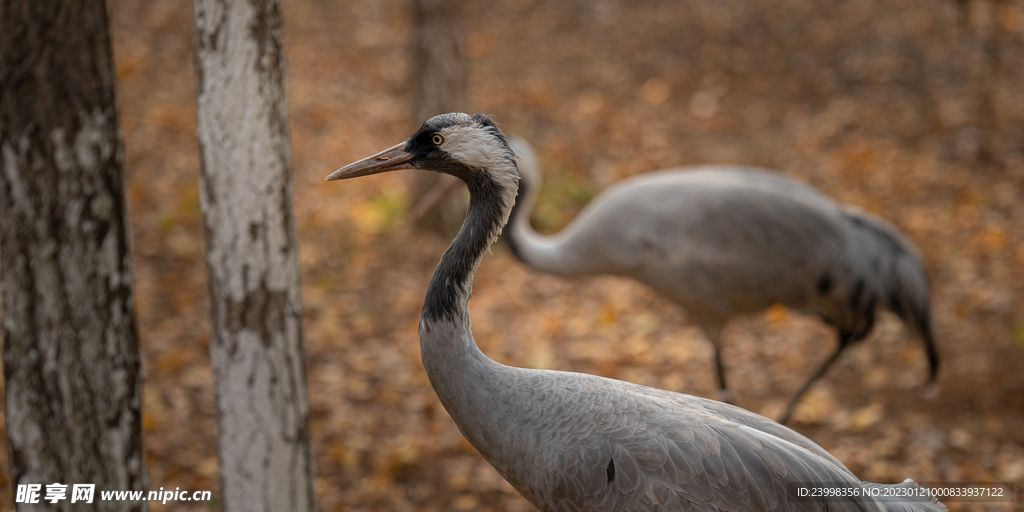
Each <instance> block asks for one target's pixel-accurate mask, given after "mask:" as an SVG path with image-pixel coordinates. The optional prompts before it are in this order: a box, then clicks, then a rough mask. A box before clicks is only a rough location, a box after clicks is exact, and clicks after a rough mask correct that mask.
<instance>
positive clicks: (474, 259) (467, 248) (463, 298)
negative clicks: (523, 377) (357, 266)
mask: <svg viewBox="0 0 1024 512" xmlns="http://www.w3.org/2000/svg"><path fill="white" fill-rule="evenodd" d="M510 165H514V164H510ZM460 177H462V178H463V181H465V182H466V185H467V186H468V187H469V193H470V201H469V213H468V214H467V216H466V221H465V222H464V223H463V225H462V229H461V230H459V234H458V236H456V237H455V240H454V241H452V244H451V245H450V246H449V247H448V249H447V250H446V251H445V252H444V255H443V256H441V261H440V263H438V265H437V269H436V270H434V276H433V278H431V280H430V285H429V286H428V287H427V296H426V300H425V301H424V303H423V311H422V313H421V315H420V355H421V357H422V358H423V366H424V367H425V368H426V370H427V375H428V376H429V377H430V382H431V385H432V386H433V387H434V389H435V391H436V392H437V393H438V396H440V397H441V400H442V402H444V403H445V406H446V407H448V406H449V405H450V401H451V400H455V399H456V398H457V395H459V394H460V393H462V392H464V391H465V388H466V387H467V386H465V385H464V384H465V382H463V381H465V379H471V378H473V375H478V374H477V372H474V371H467V370H466V367H467V365H469V366H474V367H480V365H484V364H487V363H492V362H491V361H490V360H489V359H487V357H486V356H484V355H483V353H481V352H480V349H479V348H477V346H476V343H475V342H474V341H473V336H472V333H471V332H470V327H469V307H468V302H469V298H470V294H471V290H472V285H473V275H474V274H475V273H476V269H477V267H478V266H479V265H480V261H481V260H482V259H483V256H484V254H485V253H486V252H487V250H488V248H489V247H490V246H491V244H492V243H493V242H494V240H495V239H496V238H497V237H498V234H499V233H501V228H502V226H504V224H505V222H506V221H507V219H508V214H509V211H511V209H512V203H513V202H514V200H515V193H516V190H515V187H516V183H515V181H511V182H508V183H502V182H499V181H496V180H494V179H492V178H491V177H490V174H489V173H487V172H475V173H472V174H469V175H467V176H460ZM449 411H450V410H449Z"/></svg>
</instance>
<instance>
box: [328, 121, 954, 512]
mask: <svg viewBox="0 0 1024 512" xmlns="http://www.w3.org/2000/svg"><path fill="white" fill-rule="evenodd" d="M397 169H421V170H431V171H436V172H444V173H447V174H451V175H454V176H457V177H459V178H461V179H462V180H463V181H464V182H465V183H466V185H467V186H468V188H469V191H470V205H469V212H468V214H467V217H466V221H465V223H464V224H463V226H462V229H461V230H460V231H459V234H458V236H456V238H455V240H454V241H453V242H452V244H451V245H450V246H449V247H448V249H447V250H446V251H445V253H444V255H443V256H442V257H441V261H440V262H439V263H438V265H437V269H436V270H435V271H434V275H433V277H432V278H431V281H430V285H429V286H428V287H427V293H426V299H425V300H424V304H423V310H422V314H421V316H420V324H419V334H420V351H421V356H422V360H423V366H424V368H425V369H426V372H427V376H428V377H429V378H430V383H431V386H433V388H434V391H435V392H436V393H437V396H438V398H439V399H440V400H441V403H442V404H443V405H444V407H445V409H446V410H447V411H448V413H449V414H450V415H451V417H452V419H453V420H454V421H455V423H456V425H458V427H459V430H460V431H461V432H462V433H463V435H465V437H466V439H468V440H469V442H470V443H471V444H472V445H473V446H474V447H476V448H477V450H479V451H480V453H481V454H482V455H483V456H484V458H485V459H487V461H488V462H489V463H490V464H491V465H492V466H494V468H495V469H497V470H498V472H499V473H500V474H501V475H502V476H503V477H504V478H505V479H506V480H508V482H509V483H511V484H512V486H513V487H515V488H516V490H518V491H519V492H520V494H522V495H523V496H524V497H526V498H527V499H528V500H530V502H531V503H533V504H534V505H535V506H537V507H538V508H540V509H541V510H544V511H570V510H572V511H583V510H586V511H595V512H597V511H609V512H610V511H648V510H650V511H654V510H691V509H693V510H748V511H754V512H757V511H776V510H778V511H783V510H809V511H810V510H822V511H823V510H851V511H852V510H874V511H883V510H889V511H896V510H906V511H920V512H925V511H930V512H939V511H941V510H944V507H943V506H942V505H941V504H938V503H936V502H935V501H934V500H933V499H924V498H922V499H913V500H910V501H904V502H901V503H885V504H883V503H881V502H880V501H877V500H875V499H874V498H871V497H868V496H863V495H861V496H856V497H850V498H849V499H844V500H842V501H839V502H833V501H824V500H823V501H817V502H807V503H798V502H796V501H794V500H792V499H791V495H790V494H788V489H787V486H788V485H789V484H790V483H799V482H803V483H805V484H808V485H809V484H811V483H813V482H818V483H831V484H830V485H839V486H843V487H849V488H853V489H861V488H863V487H865V486H878V485H881V484H870V483H863V482H861V481H860V480H859V479H858V478H856V477H855V476H854V475H853V474H852V473H851V472H850V471H849V470H848V469H846V468H845V467H844V466H843V465H842V464H841V463H840V462H839V461H838V460H836V459H835V458H834V457H832V456H831V455H829V454H828V453H827V452H826V451H825V450H823V449H822V448H821V447H819V446H817V445H816V444H814V443H813V442H811V441H810V440H808V439H807V438H805V437H804V436H802V435H800V434H799V433H797V432H794V431H792V430H790V429H788V428H786V427H784V426H782V425H779V424H778V423H775V422H773V421H771V420H769V419H767V418H764V417H761V416H758V415H756V414H753V413H750V412H748V411H745V410H743V409H740V408H738V407H735V406H731V405H728V404H722V403H719V402H714V401H711V400H707V399H703V398H697V397H693V396H689V395H684V394H681V393H673V392H669V391H664V390H659V389H654V388H649V387H645V386H639V385H636V384H631V383H627V382H622V381H618V380H613V379H607V378H602V377H596V376H593V375H587V374H582V373H570V372H559V371H550V370H533V369H524V368H516V367H511V366H505V365H502V364H499V363H497V362H495V361H493V360H491V359H490V358H488V357H487V356H486V355H484V353H483V352H481V351H480V349H479V348H478V346H477V344H476V342H475V341H474V339H473V334H472V332H471V330H470V322H469V308H468V302H469V298H470V290H471V288H472V282H473V275H474V274H475V272H476V269H477V267H478V266H479V265H480V262H481V260H482V259H483V256H484V254H485V253H486V252H487V250H488V248H489V247H490V245H491V244H492V243H493V242H494V240H495V239H496V238H497V237H498V234H499V233H500V231H501V229H502V226H503V225H504V224H505V222H506V221H507V219H508V216H509V213H510V212H511V209H512V205H513V203H514V201H515V196H516V191H517V185H518V183H517V182H518V178H519V176H518V174H519V173H518V170H517V168H516V164H515V156H514V154H513V153H512V151H511V150H510V149H509V147H508V145H507V143H506V141H505V138H504V136H503V135H502V134H501V132H500V131H499V130H498V128H497V126H496V125H495V124H494V123H493V122H492V121H491V120H490V119H488V118H487V117H485V116H483V115H479V114H478V115H475V116H472V117H471V116H467V115H465V114H447V115H443V116H436V117H433V118H431V119H429V120H427V121H426V122H425V123H424V124H423V126H422V127H421V128H420V130H419V131H417V132H416V133H415V134H414V135H413V136H412V137H410V138H409V139H408V140H407V141H406V142H403V143H400V144H398V145H396V146H394V147H392V148H389V149H387V150H384V151H382V152H381V153H378V154H376V155H372V156H370V157H367V158H364V159H363V160H360V161H358V162H355V163H353V164H350V165H348V166H345V167H343V168H341V169H339V170H338V171H336V172H334V173H333V174H331V175H330V176H328V178H327V179H328V180H334V179H344V178H353V177H358V176H366V175H370V174H376V173H380V172H385V171H391V170H397ZM896 485H906V486H915V485H916V484H914V483H913V482H905V483H904V484H896Z"/></svg>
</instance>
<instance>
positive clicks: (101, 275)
mask: <svg viewBox="0 0 1024 512" xmlns="http://www.w3.org/2000/svg"><path fill="white" fill-rule="evenodd" d="M106 16H107V13H106V6H105V3H104V2H103V1H102V0H98V1H97V0H93V1H81V2H38V1H34V0H5V1H4V2H2V3H0V253H2V267H3V276H2V280H0V281H2V283H0V287H2V289H3V333H4V377H5V379H6V385H7V396H6V398H7V434H8V437H9V441H10V460H11V480H12V482H11V484H12V487H14V488H15V489H17V488H18V486H19V485H35V484H41V489H40V491H39V498H40V499H39V500H38V502H39V503H40V504H39V505H25V504H19V507H20V508H21V509H22V510H75V511H80V510H81V511H85V510H123V511H128V510H132V511H140V510H147V506H146V503H145V502H138V501H137V502H128V501H122V502H118V501H100V491H105V490H135V491H142V490H143V489H144V488H145V486H146V476H145V468H144V466H143V462H142V428H141V420H140V416H141V411H140V409H141V390H142V377H141V373H140V363H139V349H138V343H137V339H136V324H135V312H134V302H133V297H132V266H131V253H130V251H129V233H128V223H127V207H126V204H125V197H124V163H123V162H124V159H123V154H124V151H123V146H122V143H121V136H120V129H119V124H118V116H117V108H116V104H115V98H114V69H113V58H112V55H111V49H110V38H109V35H108V33H107V19H106ZM53 483H59V484H64V485H67V488H66V489H65V493H64V495H63V496H64V498H63V499H62V500H59V501H56V502H54V503H53V504H51V503H50V502H48V501H45V497H46V492H47V485H49V484H53ZM75 484H95V486H96V487H95V491H94V497H93V502H92V504H91V505H90V504H86V503H82V502H81V501H76V502H75V503H71V498H72V494H73V490H74V485H75Z"/></svg>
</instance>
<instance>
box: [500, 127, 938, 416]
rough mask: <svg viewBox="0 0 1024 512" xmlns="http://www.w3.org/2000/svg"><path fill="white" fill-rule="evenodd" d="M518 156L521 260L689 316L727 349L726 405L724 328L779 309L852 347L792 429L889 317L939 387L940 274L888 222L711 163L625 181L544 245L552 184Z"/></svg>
mask: <svg viewBox="0 0 1024 512" xmlns="http://www.w3.org/2000/svg"><path fill="white" fill-rule="evenodd" d="M512 147H513V148H514V149H515V150H516V153H517V154H518V155H520V166H519V167H520V169H521V171H522V176H523V177H522V181H521V188H520V192H519V198H520V202H518V203H517V204H516V207H515V208H514V210H513V213H512V215H511V217H510V220H509V226H508V228H507V229H506V240H507V242H508V244H509V246H510V248H511V249H512V252H513V253H514V254H515V255H516V256H517V257H518V258H519V259H520V260H521V261H523V262H524V263H526V264H527V265H529V266H531V267H533V268H535V269H537V270H540V271H543V272H546V273H551V274H556V275H561V276H580V275H599V274H611V275H619V276H624V277H628V278H632V279H635V280H637V281H639V282H641V283H644V284H646V285H648V286H650V287H651V288H653V289H654V290H656V291H658V292H659V293H661V294H662V295H664V296H665V297H667V298H669V299H671V300H672V301H674V302H675V303H677V304H679V305H680V306H682V308H683V309H684V310H686V312H687V315H688V318H690V319H691V320H692V321H693V322H694V323H696V324H697V325H698V326H699V327H700V328H701V329H702V330H703V332H704V333H705V336H706V337H707V338H708V339H709V340H710V341H711V342H712V344H713V345H714V347H715V359H716V366H717V373H718V378H719V385H720V388H721V390H722V394H723V396H724V397H728V396H729V392H728V388H727V386H726V384H725V370H724V364H723V363H722V357H721V341H720V339H721V332H722V329H723V327H724V326H725V324H726V323H727V322H728V320H729V319H730V318H731V317H733V316H735V315H742V314H750V313H757V312H760V311H763V310H764V309H766V308H768V307H769V306H772V305H775V304H781V305H784V306H786V307H788V308H791V309H794V310H797V311H801V312H804V313H808V314H812V315H817V316H820V317H821V318H822V319H824V320H825V321H826V322H827V323H829V324H831V325H833V326H834V327H835V328H836V330H837V331H838V333H839V337H840V346H839V349H838V350H837V351H836V352H835V354H834V355H833V357H831V358H829V359H828V360H827V361H826V363H825V364H824V366H822V367H821V368H819V372H816V373H815V375H814V376H813V377H812V379H811V380H810V381H809V382H808V383H807V384H806V385H805V386H804V388H802V390H801V391H800V392H799V393H798V394H797V396H796V397H794V399H793V400H792V401H791V406H790V408H789V409H788V410H787V412H786V414H785V417H788V416H789V414H790V413H791V412H792V409H793V407H794V406H795V404H796V403H797V401H798V400H799V398H800V396H801V395H802V394H803V393H804V392H805V391H806V390H807V389H808V387H809V386H810V384H811V383H813V380H814V379H816V378H817V377H820V375H821V374H823V373H824V371H825V370H826V369H827V367H828V365H829V364H831V362H832V361H834V360H835V357H836V356H837V355H838V353H839V351H841V350H842V349H843V348H844V347H846V346H847V345H849V344H851V343H854V342H856V341H859V340H861V339H863V338H864V337H865V336H867V334H868V333H869V332H870V330H871V328H872V326H873V325H874V314H875V309H876V307H882V308H885V309H888V310H891V311H893V312H894V313H896V314H897V315H899V316H900V317H901V318H902V319H903V321H904V322H905V323H906V324H907V325H908V326H909V328H910V330H911V331H913V332H914V333H915V334H916V335H917V336H918V337H920V338H921V339H922V340H923V341H924V343H925V347H926V349H927V353H928V358H929V365H930V371H931V373H930V375H929V378H930V380H933V379H934V378H935V374H936V371H937V368H938V356H937V352H936V350H935V347H934V344H933V342H932V334H931V333H932V327H931V313H930V292H929V286H928V279H927V276H926V275H925V273H924V269H923V266H922V264H921V259H920V257H919V256H918V255H917V254H916V252H915V251H914V249H913V247H912V245H911V244H910V243H909V242H908V241H906V240H905V239H904V237H903V236H902V235H900V234H899V232H898V231H897V230H896V228H894V227H892V226H891V225H889V224H888V223H886V222H884V221H882V220H881V219H878V218H875V217H873V216H870V215H868V214H866V213H863V212H860V211H857V210H854V209H852V208H844V207H841V206H839V205H837V204H836V203H834V202H832V201H831V200H830V199H829V198H827V197H826V196H824V195H823V194H821V193H820V192H818V191H817V190H815V189H813V188H811V187H809V186H807V185H805V184H803V183H800V182H798V181H796V180H793V179H790V178H787V177H785V176H783V175H781V174H778V173H775V172H772V171H768V170H765V169H759V168H754V167H742V166H726V165H705V166H695V167H683V168H676V169H668V170H663V171H656V172H650V173H644V174H640V175H637V176H634V177H632V178H628V179H626V180H623V181H621V182H619V183H616V184H614V185H612V186H611V187H609V188H607V189H605V190H604V191H602V192H601V193H600V194H599V195H598V196H596V197H595V198H594V199H593V200H592V201H590V202H589V203H588V204H587V205H586V206H585V207H584V208H583V210H582V211H580V213H579V215H577V216H576V217H575V218H574V219H573V220H572V221H571V222H570V223H569V225H567V226H566V227H565V228H564V229H563V230H561V231H560V232H558V233H556V234H554V235H550V236H543V235H539V234H538V233H537V232H536V231H534V230H533V228H532V227H531V226H530V223H529V218H528V215H529V211H530V210H531V209H532V206H533V203H534V202H535V200H536V195H537V189H538V188H539V185H540V173H539V170H538V169H537V163H536V157H535V156H534V155H533V152H532V149H530V147H529V146H528V145H527V144H526V143H525V141H520V140H515V139H513V141H512Z"/></svg>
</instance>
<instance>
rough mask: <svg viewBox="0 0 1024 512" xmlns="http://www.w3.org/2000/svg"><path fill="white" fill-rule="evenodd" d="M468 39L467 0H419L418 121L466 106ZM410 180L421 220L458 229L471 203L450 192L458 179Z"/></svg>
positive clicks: (414, 50) (446, 230)
mask: <svg viewBox="0 0 1024 512" xmlns="http://www.w3.org/2000/svg"><path fill="white" fill-rule="evenodd" d="M463 39H464V38H463V27H462V1H461V0H413V35H412V45H411V54H412V59H411V60H412V69H411V73H412V76H411V77H410V79H411V82H412V94H413V100H412V102H413V105H412V111H413V122H414V123H417V125H418V123H422V122H423V121H426V120H427V118H429V117H431V116H435V115H438V114H445V113H448V112H461V111H463V110H465V98H464V97H465V89H466V63H465V62H466V61H465V57H464V55H463V53H464V52H463V46H464V41H463ZM469 113H470V114H472V113H473V112H469ZM417 127H418V126H417ZM409 180H410V182H409V189H410V191H411V193H412V198H413V201H414V202H415V206H414V208H413V211H415V212H416V214H417V217H418V219H417V221H416V222H417V224H418V225H419V226H420V227H421V228H424V229H429V230H431V231H436V232H439V233H442V234H445V235H448V234H453V233H454V232H455V231H457V230H458V228H459V226H461V225H462V220H463V218H464V217H465V216H466V208H467V206H468V203H467V201H466V198H465V195H459V194H451V193H450V191H451V190H457V187H454V186H452V182H456V181H458V178H454V177H452V176H448V175H447V174H438V173H432V172H418V173H414V174H412V175H411V176H410V178H409Z"/></svg>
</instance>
